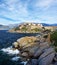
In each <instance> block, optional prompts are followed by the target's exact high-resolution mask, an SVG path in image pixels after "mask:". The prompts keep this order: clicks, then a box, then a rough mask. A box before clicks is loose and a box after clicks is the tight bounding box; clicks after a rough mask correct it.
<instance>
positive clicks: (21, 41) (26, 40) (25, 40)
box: [17, 36, 37, 47]
mask: <svg viewBox="0 0 57 65" xmlns="http://www.w3.org/2000/svg"><path fill="white" fill-rule="evenodd" d="M35 40H37V38H36V37H34V36H31V37H28V36H26V37H22V38H20V39H18V40H17V42H18V43H19V45H20V46H21V47H24V46H26V45H28V44H31V43H33V42H34V41H35ZM33 44H34V43H33Z"/></svg>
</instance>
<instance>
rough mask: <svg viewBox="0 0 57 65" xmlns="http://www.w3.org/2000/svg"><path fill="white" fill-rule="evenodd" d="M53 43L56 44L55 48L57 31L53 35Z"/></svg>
mask: <svg viewBox="0 0 57 65" xmlns="http://www.w3.org/2000/svg"><path fill="white" fill-rule="evenodd" d="M51 41H52V42H53V43H54V46H57V31H55V32H53V33H52V34H51Z"/></svg>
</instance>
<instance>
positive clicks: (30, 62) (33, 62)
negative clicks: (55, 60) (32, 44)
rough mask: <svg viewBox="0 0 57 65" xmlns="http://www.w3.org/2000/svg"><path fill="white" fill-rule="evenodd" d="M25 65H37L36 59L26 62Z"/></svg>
mask: <svg viewBox="0 0 57 65" xmlns="http://www.w3.org/2000/svg"><path fill="white" fill-rule="evenodd" d="M26 65H37V59H32V60H30V61H28V63H27V64H26Z"/></svg>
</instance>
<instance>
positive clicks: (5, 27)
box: [0, 24, 10, 30]
mask: <svg viewBox="0 0 57 65" xmlns="http://www.w3.org/2000/svg"><path fill="white" fill-rule="evenodd" d="M9 29H10V27H9V26H6V25H1V24H0V30H9Z"/></svg>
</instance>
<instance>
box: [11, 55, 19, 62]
mask: <svg viewBox="0 0 57 65" xmlns="http://www.w3.org/2000/svg"><path fill="white" fill-rule="evenodd" d="M19 59H20V57H18V56H16V57H13V58H12V59H11V60H12V61H18V60H19Z"/></svg>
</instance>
